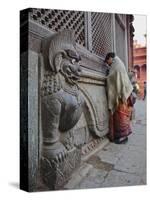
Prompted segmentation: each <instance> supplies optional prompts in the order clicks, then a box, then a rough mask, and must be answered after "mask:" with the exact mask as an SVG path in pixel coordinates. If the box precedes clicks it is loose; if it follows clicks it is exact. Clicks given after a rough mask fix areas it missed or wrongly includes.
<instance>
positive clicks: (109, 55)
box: [104, 52, 115, 62]
mask: <svg viewBox="0 0 150 200" xmlns="http://www.w3.org/2000/svg"><path fill="white" fill-rule="evenodd" d="M110 57H111V58H114V57H115V53H114V52H109V53H108V54H107V55H106V57H105V60H104V62H106V61H107V60H108V59H109V58H110Z"/></svg>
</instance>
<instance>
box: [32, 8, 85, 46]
mask: <svg viewBox="0 0 150 200" xmlns="http://www.w3.org/2000/svg"><path fill="white" fill-rule="evenodd" d="M30 19H32V20H33V21H35V22H37V23H39V24H41V25H42V26H45V27H46V28H48V29H51V30H52V31H54V32H58V31H61V30H64V29H71V30H74V32H75V37H76V42H77V43H79V44H80V45H82V46H85V25H84V23H85V21H84V12H81V11H67V10H50V9H30Z"/></svg>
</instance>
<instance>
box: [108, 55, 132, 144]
mask: <svg viewBox="0 0 150 200" xmlns="http://www.w3.org/2000/svg"><path fill="white" fill-rule="evenodd" d="M104 62H105V63H106V64H107V65H108V66H109V74H108V76H107V88H106V90H107V98H108V109H109V113H110V116H109V117H110V118H109V122H110V123H109V125H110V128H109V134H108V137H109V139H110V141H112V142H115V143H117V144H121V143H125V142H127V141H128V135H130V134H131V133H132V131H131V127H130V118H131V113H132V107H133V103H132V91H133V86H132V84H131V81H130V80H129V76H128V74H127V71H126V68H125V65H124V64H123V62H122V61H121V59H120V58H119V57H118V56H115V53H113V52H110V53H108V54H107V55H106V58H105V61H104Z"/></svg>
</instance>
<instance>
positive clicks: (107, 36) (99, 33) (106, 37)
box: [91, 13, 112, 56]
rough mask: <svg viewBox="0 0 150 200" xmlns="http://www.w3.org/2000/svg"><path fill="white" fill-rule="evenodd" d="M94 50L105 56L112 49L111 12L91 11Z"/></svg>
mask: <svg viewBox="0 0 150 200" xmlns="http://www.w3.org/2000/svg"><path fill="white" fill-rule="evenodd" d="M91 23H92V51H93V53H95V54H97V55H98V56H105V55H106V54H107V53H108V52H110V51H111V50H112V40H111V37H112V36H111V14H107V13H91Z"/></svg>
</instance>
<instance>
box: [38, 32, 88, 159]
mask: <svg viewBox="0 0 150 200" xmlns="http://www.w3.org/2000/svg"><path fill="white" fill-rule="evenodd" d="M42 54H43V58H44V66H45V70H46V72H45V74H44V79H43V83H42V88H41V96H42V97H41V113H42V132H43V156H44V157H46V158H47V159H53V158H57V157H63V156H65V154H66V152H67V150H69V149H70V148H72V146H71V143H70V142H69V141H68V142H67V141H66V140H64V138H65V136H64V135H65V134H66V132H68V131H70V130H71V129H72V128H73V127H74V126H75V125H76V123H77V122H78V120H79V119H80V116H81V114H82V112H83V105H84V99H83V98H82V95H80V91H79V89H78V84H77V82H78V80H79V78H80V75H81V73H82V70H81V66H80V65H79V61H80V60H81V57H80V55H79V54H78V52H77V50H76V43H75V40H74V36H73V33H72V32H71V31H69V30H65V31H63V32H59V33H56V34H54V35H53V36H52V37H49V38H47V39H46V40H44V41H43V44H42Z"/></svg>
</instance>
